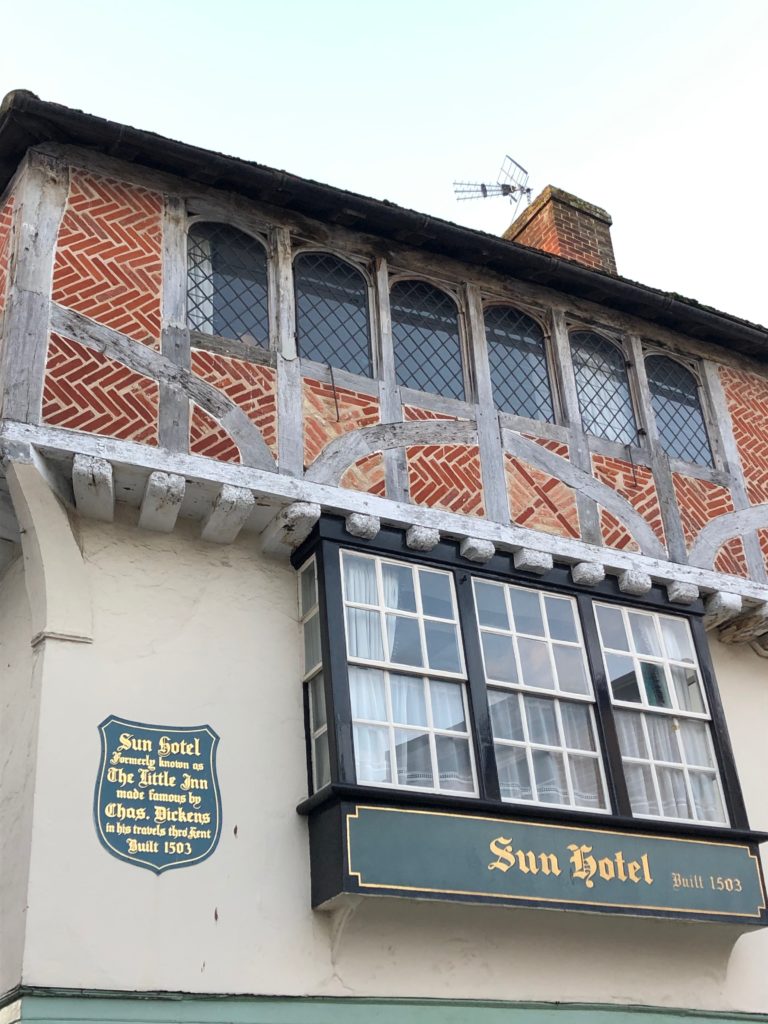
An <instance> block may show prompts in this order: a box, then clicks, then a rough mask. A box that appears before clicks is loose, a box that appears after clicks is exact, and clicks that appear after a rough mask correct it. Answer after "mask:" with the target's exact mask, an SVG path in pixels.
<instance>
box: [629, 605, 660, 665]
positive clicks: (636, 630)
mask: <svg viewBox="0 0 768 1024" xmlns="http://www.w3.org/2000/svg"><path fill="white" fill-rule="evenodd" d="M629 624H630V627H631V629H632V639H633V640H634V642H635V650H636V651H637V653H638V654H650V655H652V656H653V657H655V658H660V657H661V647H660V646H659V638H658V635H657V633H656V623H655V622H654V619H653V616H652V615H639V614H638V613H637V612H630V613H629Z"/></svg>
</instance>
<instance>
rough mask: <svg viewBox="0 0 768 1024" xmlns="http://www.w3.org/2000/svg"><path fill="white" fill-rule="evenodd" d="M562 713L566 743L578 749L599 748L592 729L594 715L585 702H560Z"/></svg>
mask: <svg viewBox="0 0 768 1024" xmlns="http://www.w3.org/2000/svg"><path fill="white" fill-rule="evenodd" d="M560 714H561V717H562V719H563V731H564V732H565V745H566V746H567V747H573V748H575V749H576V750H597V747H596V745H595V734H594V732H593V730H592V716H591V715H590V712H589V708H588V707H586V706H585V705H584V704H571V703H570V702H567V701H561V702H560Z"/></svg>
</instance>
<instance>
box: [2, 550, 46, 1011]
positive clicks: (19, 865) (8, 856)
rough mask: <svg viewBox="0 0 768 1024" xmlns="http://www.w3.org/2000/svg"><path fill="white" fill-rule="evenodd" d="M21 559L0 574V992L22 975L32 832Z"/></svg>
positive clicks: (31, 735) (33, 739)
mask: <svg viewBox="0 0 768 1024" xmlns="http://www.w3.org/2000/svg"><path fill="white" fill-rule="evenodd" d="M31 639H32V628H31V622H30V614H29V604H28V602H27V593H26V589H25V586H24V568H23V565H22V561H21V559H20V558H19V559H17V560H16V561H15V562H13V563H12V564H11V565H9V566H8V568H7V569H6V570H5V573H4V574H3V576H2V578H0V921H1V922H2V928H0V995H1V994H3V993H5V992H8V991H9V990H11V989H13V988H14V987H15V986H16V985H18V984H19V982H20V980H21V965H22V958H23V953H24V928H25V921H26V915H25V911H26V904H27V875H28V868H29V852H30V841H31V835H32V805H33V797H34V784H35V753H36V745H37V712H38V695H39V687H38V679H39V674H38V673H37V672H35V671H34V667H33V654H32V648H31V646H30V640H31Z"/></svg>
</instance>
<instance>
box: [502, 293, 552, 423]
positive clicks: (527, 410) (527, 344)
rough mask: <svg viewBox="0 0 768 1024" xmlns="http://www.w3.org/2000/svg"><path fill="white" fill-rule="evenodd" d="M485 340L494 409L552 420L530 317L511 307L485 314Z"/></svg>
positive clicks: (540, 340)
mask: <svg viewBox="0 0 768 1024" xmlns="http://www.w3.org/2000/svg"><path fill="white" fill-rule="evenodd" d="M485 336H486V339H487V342H488V361H489V363H490V367H491V383H492V385H493V399H494V402H495V404H496V408H497V409H502V410H503V411H504V412H511V413H513V414H515V415H517V416H527V417H529V418H530V419H535V420H552V419H553V418H554V416H553V412H552V396H551V392H550V386H549V375H548V373H547V357H546V355H545V351H544V335H543V333H542V330H541V328H540V327H539V325H538V324H537V323H536V321H535V320H533V319H532V318H531V317H529V316H526V315H525V313H520V312H519V311H518V310H516V309H513V308H512V307H511V306H492V307H491V308H490V309H487V310H485Z"/></svg>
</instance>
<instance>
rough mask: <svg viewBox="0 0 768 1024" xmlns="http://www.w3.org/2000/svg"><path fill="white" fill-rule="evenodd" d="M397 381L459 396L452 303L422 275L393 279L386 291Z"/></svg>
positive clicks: (461, 378) (461, 373) (458, 351)
mask: <svg viewBox="0 0 768 1024" xmlns="http://www.w3.org/2000/svg"><path fill="white" fill-rule="evenodd" d="M389 302H390V308H391V312H392V342H393V345H394V350H395V366H396V369H397V381H398V384H402V385H403V386H404V387H407V388H415V389H416V390H417V391H432V392H434V393H435V394H438V395H446V396H447V397H449V398H460V399H463V398H464V370H463V365H462V359H461V338H460V334H459V317H458V310H457V308H456V303H455V302H454V301H453V299H451V298H450V297H449V296H448V295H446V294H445V292H441V291H440V289H439V288H435V287H434V286H433V285H431V284H426V283H425V282H424V281H398V282H397V283H396V284H394V285H393V286H392V290H391V292H390V299H389Z"/></svg>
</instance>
